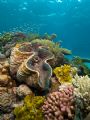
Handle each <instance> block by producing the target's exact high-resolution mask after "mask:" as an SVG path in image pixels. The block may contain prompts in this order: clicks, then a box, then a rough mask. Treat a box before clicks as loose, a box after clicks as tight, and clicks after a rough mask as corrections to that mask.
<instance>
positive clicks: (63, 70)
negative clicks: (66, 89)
mask: <svg viewBox="0 0 90 120" xmlns="http://www.w3.org/2000/svg"><path fill="white" fill-rule="evenodd" d="M76 71H77V69H76V68H75V67H71V66H70V65H66V64H64V66H61V67H56V68H55V69H54V70H53V72H54V74H55V75H56V77H57V79H58V81H59V82H60V83H64V82H67V83H72V78H73V76H74V75H75V74H76Z"/></svg>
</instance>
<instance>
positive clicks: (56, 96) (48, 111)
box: [42, 86, 74, 120]
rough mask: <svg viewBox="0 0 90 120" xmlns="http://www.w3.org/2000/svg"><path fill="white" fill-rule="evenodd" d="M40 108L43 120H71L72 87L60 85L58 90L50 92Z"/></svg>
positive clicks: (72, 108) (72, 113) (72, 111)
mask: <svg viewBox="0 0 90 120" xmlns="http://www.w3.org/2000/svg"><path fill="white" fill-rule="evenodd" d="M42 109H43V112H44V117H45V120H73V117H74V97H73V87H72V86H61V87H60V88H59V91H56V92H52V93H50V94H49V95H48V97H47V99H46V100H45V102H44V105H43V106H42Z"/></svg>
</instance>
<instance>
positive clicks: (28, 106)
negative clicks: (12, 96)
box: [14, 96, 44, 120]
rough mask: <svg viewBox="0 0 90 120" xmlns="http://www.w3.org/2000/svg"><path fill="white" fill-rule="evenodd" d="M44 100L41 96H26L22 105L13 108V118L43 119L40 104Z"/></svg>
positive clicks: (26, 119) (25, 119) (23, 119)
mask: <svg viewBox="0 0 90 120" xmlns="http://www.w3.org/2000/svg"><path fill="white" fill-rule="evenodd" d="M43 102H44V97H41V96H26V97H25V99H24V106H21V107H17V108H15V109H14V114H15V116H16V119H15V120H43V113H42V110H41V106H42V104H43Z"/></svg>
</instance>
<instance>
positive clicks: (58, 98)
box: [0, 33, 90, 120]
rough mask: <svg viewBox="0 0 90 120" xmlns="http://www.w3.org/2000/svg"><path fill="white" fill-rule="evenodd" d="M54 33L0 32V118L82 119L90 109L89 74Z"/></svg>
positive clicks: (4, 119) (15, 119) (33, 119)
mask: <svg viewBox="0 0 90 120" xmlns="http://www.w3.org/2000/svg"><path fill="white" fill-rule="evenodd" d="M55 37H56V35H55V34H52V35H51V36H50V35H48V34H45V35H44V36H40V35H38V34H29V35H25V34H24V33H6V34H4V35H1V36H0V45H1V53H0V120H84V118H85V117H87V115H88V114H89V113H90V78H89V76H83V75H85V74H86V73H87V72H82V71H80V70H81V69H80V68H79V67H78V65H77V64H76V62H75V60H69V59H66V57H65V55H70V54H71V51H70V50H68V49H66V48H61V47H60V44H59V43H55V42H53V39H54V38H55ZM6 51H9V52H8V53H7V52H6ZM83 60H84V61H85V60H86V59H83ZM58 66H59V67H58ZM88 71H89V68H88ZM80 72H82V74H79V73H80ZM84 73H85V74H84ZM88 73H89V72H88ZM79 75H82V76H79ZM68 83H70V84H68ZM53 84H54V85H53ZM55 86H56V87H55ZM50 89H52V90H50ZM78 101H79V102H78ZM78 109H79V114H77V112H76V111H78ZM83 113H84V114H83ZM78 115H79V116H78Z"/></svg>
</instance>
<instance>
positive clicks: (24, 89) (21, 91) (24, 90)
mask: <svg viewBox="0 0 90 120" xmlns="http://www.w3.org/2000/svg"><path fill="white" fill-rule="evenodd" d="M16 94H17V95H18V96H19V97H25V96H27V95H31V94H33V93H32V91H31V90H30V88H29V87H28V86H27V85H24V84H22V85H20V86H19V87H17V88H16Z"/></svg>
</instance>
